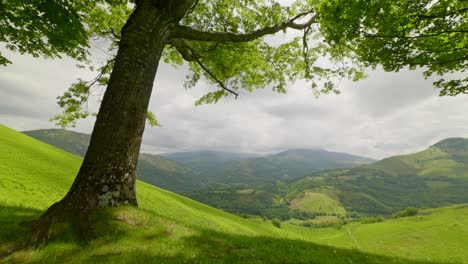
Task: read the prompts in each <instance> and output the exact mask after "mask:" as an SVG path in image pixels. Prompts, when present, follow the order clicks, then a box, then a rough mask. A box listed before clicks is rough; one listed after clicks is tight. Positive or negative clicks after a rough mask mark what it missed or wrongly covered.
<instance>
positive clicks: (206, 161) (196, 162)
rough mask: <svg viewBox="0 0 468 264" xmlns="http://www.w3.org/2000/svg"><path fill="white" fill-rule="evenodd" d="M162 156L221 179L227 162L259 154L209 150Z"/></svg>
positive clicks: (213, 177) (212, 177) (210, 176)
mask: <svg viewBox="0 0 468 264" xmlns="http://www.w3.org/2000/svg"><path fill="white" fill-rule="evenodd" d="M163 156H165V157H166V158H169V159H172V160H175V161H177V162H178V163H180V164H183V165H184V166H187V167H188V168H191V169H193V170H196V171H199V172H200V173H202V174H203V175H206V176H208V177H209V178H211V179H221V178H222V176H223V174H224V171H225V169H226V165H227V164H228V163H229V162H232V161H237V160H242V159H247V158H253V157H259V155H257V154H253V153H242V152H225V151H210V150H203V151H186V152H174V153H167V154H163ZM214 181H216V180H214Z"/></svg>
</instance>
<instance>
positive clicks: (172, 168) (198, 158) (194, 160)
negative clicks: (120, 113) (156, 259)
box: [23, 129, 373, 193]
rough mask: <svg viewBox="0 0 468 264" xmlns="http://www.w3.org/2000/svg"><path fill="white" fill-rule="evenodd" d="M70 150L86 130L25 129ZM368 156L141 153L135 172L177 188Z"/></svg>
mask: <svg viewBox="0 0 468 264" xmlns="http://www.w3.org/2000/svg"><path fill="white" fill-rule="evenodd" d="M23 133H24V134H26V135H29V136H31V137H34V138H36V139H38V140H41V141H43V142H46V143H49V144H51V145H54V146H56V147H58V148H61V149H63V150H66V151H68V152H71V153H73V154H76V155H79V156H84V154H85V153H86V149H87V146H88V144H89V141H90V135H87V134H83V133H78V132H73V131H68V130H65V129H40V130H33V131H25V132H23ZM371 161H373V160H372V159H369V158H365V157H360V156H354V155H350V154H346V153H338V152H329V151H326V150H322V149H291V150H285V151H282V152H280V153H276V154H273V155H266V156H260V155H258V154H253V153H240V152H223V151H210V150H204V151H191V152H175V153H168V154H163V155H152V154H140V158H139V161H138V167H137V177H138V178H139V179H142V180H144V181H146V182H148V183H151V184H154V185H157V186H160V187H162V188H167V189H169V190H171V191H175V192H179V193H187V192H190V191H193V190H197V189H201V188H205V187H207V186H210V185H213V184H229V185H232V184H262V183H269V182H275V181H277V180H294V179H297V178H300V177H302V176H304V175H308V174H310V173H315V172H319V171H321V170H327V169H336V168H346V167H352V166H356V165H360V164H364V163H369V162H371Z"/></svg>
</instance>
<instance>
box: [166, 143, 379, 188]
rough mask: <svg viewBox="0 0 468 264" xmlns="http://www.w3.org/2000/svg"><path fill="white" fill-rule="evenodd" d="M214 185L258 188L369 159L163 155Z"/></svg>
mask: <svg viewBox="0 0 468 264" xmlns="http://www.w3.org/2000/svg"><path fill="white" fill-rule="evenodd" d="M164 156H165V157H167V158H170V159H173V160H175V161H177V162H179V163H181V164H183V165H185V166H187V167H189V168H191V169H193V170H196V171H199V172H200V173H201V174H203V175H206V176H207V177H209V178H210V181H211V182H212V183H217V184H229V185H232V184H261V183H268V182H274V181H277V180H291V179H297V178H299V177H302V176H304V175H307V174H310V173H311V172H317V171H321V170H325V169H335V168H346V167H350V166H355V165H360V164H365V163H369V162H372V161H373V160H372V159H369V158H365V157H360V156H354V155H350V154H346V153H338V152H329V151H326V150H321V149H292V150H286V151H283V152H280V153H277V154H273V155H267V156H259V155H256V154H251V153H236V152H218V151H194V152H177V153H170V154H165V155H164Z"/></svg>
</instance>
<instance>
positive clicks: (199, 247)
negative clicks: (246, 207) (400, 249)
mask: <svg viewBox="0 0 468 264" xmlns="http://www.w3.org/2000/svg"><path fill="white" fill-rule="evenodd" d="M111 212H113V211H111ZM121 212H123V213H124V214H125V215H126V217H121V216H119V217H117V218H116V215H115V214H113V213H111V214H106V213H105V214H103V215H101V216H99V217H97V218H95V219H96V220H97V221H98V222H97V223H95V225H94V227H96V225H97V226H100V228H99V229H101V228H104V229H103V230H104V231H105V232H106V233H109V232H111V231H112V232H113V233H112V234H111V235H109V238H110V239H106V238H104V239H102V238H97V240H95V241H90V242H89V244H88V245H83V244H80V243H77V241H74V240H70V241H66V240H62V241H59V242H57V243H55V244H54V243H52V244H50V245H49V246H47V247H45V248H44V249H42V250H40V251H30V252H29V253H28V254H29V255H28V254H20V255H19V257H17V256H15V255H12V257H10V258H9V259H6V261H7V262H29V263H145V264H146V263H317V264H319V263H320V264H345V263H346V264H350V263H359V264H370V263H372V264H396V263H401V264H403V263H405V264H422V263H440V262H425V261H414V260H408V259H401V258H396V257H387V256H381V255H375V254H370V253H364V252H360V251H357V250H352V249H341V248H334V247H330V246H324V245H319V244H315V243H312V242H306V241H301V240H291V239H286V238H278V237H274V238H273V237H253V236H247V235H236V234H227V233H222V232H215V231H212V230H206V229H197V228H196V227H187V226H186V225H184V224H181V223H178V222H177V221H174V220H171V219H168V218H166V217H164V216H160V215H158V214H156V213H154V212H151V211H145V210H141V209H140V210H138V209H134V208H128V210H127V209H124V210H121V211H120V213H121ZM40 213H41V212H40V211H38V210H34V209H28V208H20V207H0V223H1V224H2V228H1V231H0V236H1V240H0V241H1V242H12V241H15V239H16V238H17V237H18V236H17V234H21V233H22V232H24V230H23V228H22V226H21V225H20V224H19V223H21V222H24V221H30V220H33V219H34V218H36V217H38V216H39V215H40ZM5 223H6V226H5V227H6V228H3V226H4V224H5ZM171 228H173V229H172V231H180V230H178V229H179V228H189V229H190V230H192V231H193V232H192V231H191V232H187V233H184V235H171ZM174 228H175V229H174ZM16 232H18V233H16ZM15 233H16V236H15ZM155 234H157V235H155ZM71 239H72V238H71ZM60 243H62V244H60ZM70 245H71V246H70ZM35 254H36V255H35ZM25 255H26V256H27V258H26V259H25V258H24V256H25ZM31 256H32V257H31ZM0 259H1V258H0Z"/></svg>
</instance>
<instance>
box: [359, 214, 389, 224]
mask: <svg viewBox="0 0 468 264" xmlns="http://www.w3.org/2000/svg"><path fill="white" fill-rule="evenodd" d="M383 221H385V217H383V216H381V215H379V216H374V217H364V218H362V219H361V224H373V223H380V222H383Z"/></svg>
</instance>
